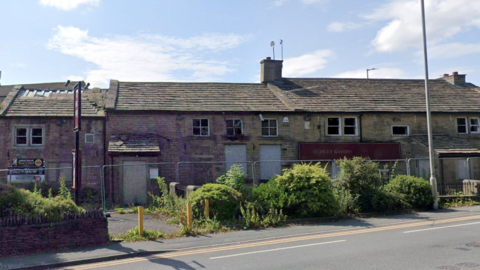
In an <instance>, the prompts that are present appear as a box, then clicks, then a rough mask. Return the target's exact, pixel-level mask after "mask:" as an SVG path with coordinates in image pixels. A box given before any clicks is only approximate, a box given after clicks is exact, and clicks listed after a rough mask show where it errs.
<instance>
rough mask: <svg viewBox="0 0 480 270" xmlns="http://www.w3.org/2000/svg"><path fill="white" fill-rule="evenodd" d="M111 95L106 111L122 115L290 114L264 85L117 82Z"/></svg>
mask: <svg viewBox="0 0 480 270" xmlns="http://www.w3.org/2000/svg"><path fill="white" fill-rule="evenodd" d="M115 83H117V82H115V81H113V82H112V83H111V85H115ZM109 92H111V93H112V96H111V97H112V99H113V98H115V99H116V100H112V102H111V103H109V102H108V101H107V109H116V110H120V111H132V110H158V111H244V112H245V111H276V112H282V111H291V109H290V108H288V107H287V106H285V104H284V103H283V102H282V101H281V100H279V99H278V98H277V97H276V95H275V93H273V92H272V91H270V90H269V88H268V86H267V85H265V84H255V83H180V82H152V83H149V82H118V92H117V94H116V95H117V96H116V97H115V96H114V95H115V93H113V92H114V91H112V87H111V88H110V90H109ZM111 97H110V94H109V101H110V99H111Z"/></svg>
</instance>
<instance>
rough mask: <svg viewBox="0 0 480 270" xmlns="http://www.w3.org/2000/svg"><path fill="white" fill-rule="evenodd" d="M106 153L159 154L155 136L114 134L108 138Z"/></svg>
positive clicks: (147, 134)
mask: <svg viewBox="0 0 480 270" xmlns="http://www.w3.org/2000/svg"><path fill="white" fill-rule="evenodd" d="M108 152H120V153H139V152H143V153H145V152H149V153H156V152H160V147H159V146H158V139H157V136H156V135H155V134H152V133H145V134H115V135H111V136H110V141H109V142H108Z"/></svg>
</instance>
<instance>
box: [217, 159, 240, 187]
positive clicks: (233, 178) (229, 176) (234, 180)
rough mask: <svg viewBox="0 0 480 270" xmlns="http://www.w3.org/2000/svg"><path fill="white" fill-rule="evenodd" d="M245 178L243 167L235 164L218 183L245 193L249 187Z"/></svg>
mask: <svg viewBox="0 0 480 270" xmlns="http://www.w3.org/2000/svg"><path fill="white" fill-rule="evenodd" d="M245 176H246V175H245V173H244V172H243V170H242V166H240V165H238V164H235V165H232V167H230V170H228V171H227V173H226V174H224V175H222V176H220V177H218V178H217V180H216V182H217V183H218V184H222V185H226V186H229V187H231V188H233V189H235V190H237V191H240V192H243V191H244V190H245V189H246V187H247V185H246V184H245Z"/></svg>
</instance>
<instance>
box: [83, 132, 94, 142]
mask: <svg viewBox="0 0 480 270" xmlns="http://www.w3.org/2000/svg"><path fill="white" fill-rule="evenodd" d="M94 141H95V134H85V143H93V142H94Z"/></svg>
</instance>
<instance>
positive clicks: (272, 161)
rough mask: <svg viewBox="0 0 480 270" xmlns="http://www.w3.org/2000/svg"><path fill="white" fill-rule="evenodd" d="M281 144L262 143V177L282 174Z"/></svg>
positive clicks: (266, 177)
mask: <svg viewBox="0 0 480 270" xmlns="http://www.w3.org/2000/svg"><path fill="white" fill-rule="evenodd" d="M281 159H282V153H281V148H280V145H260V179H269V178H270V177H273V176H275V175H281V174H282V162H281V161H278V160H281Z"/></svg>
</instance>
